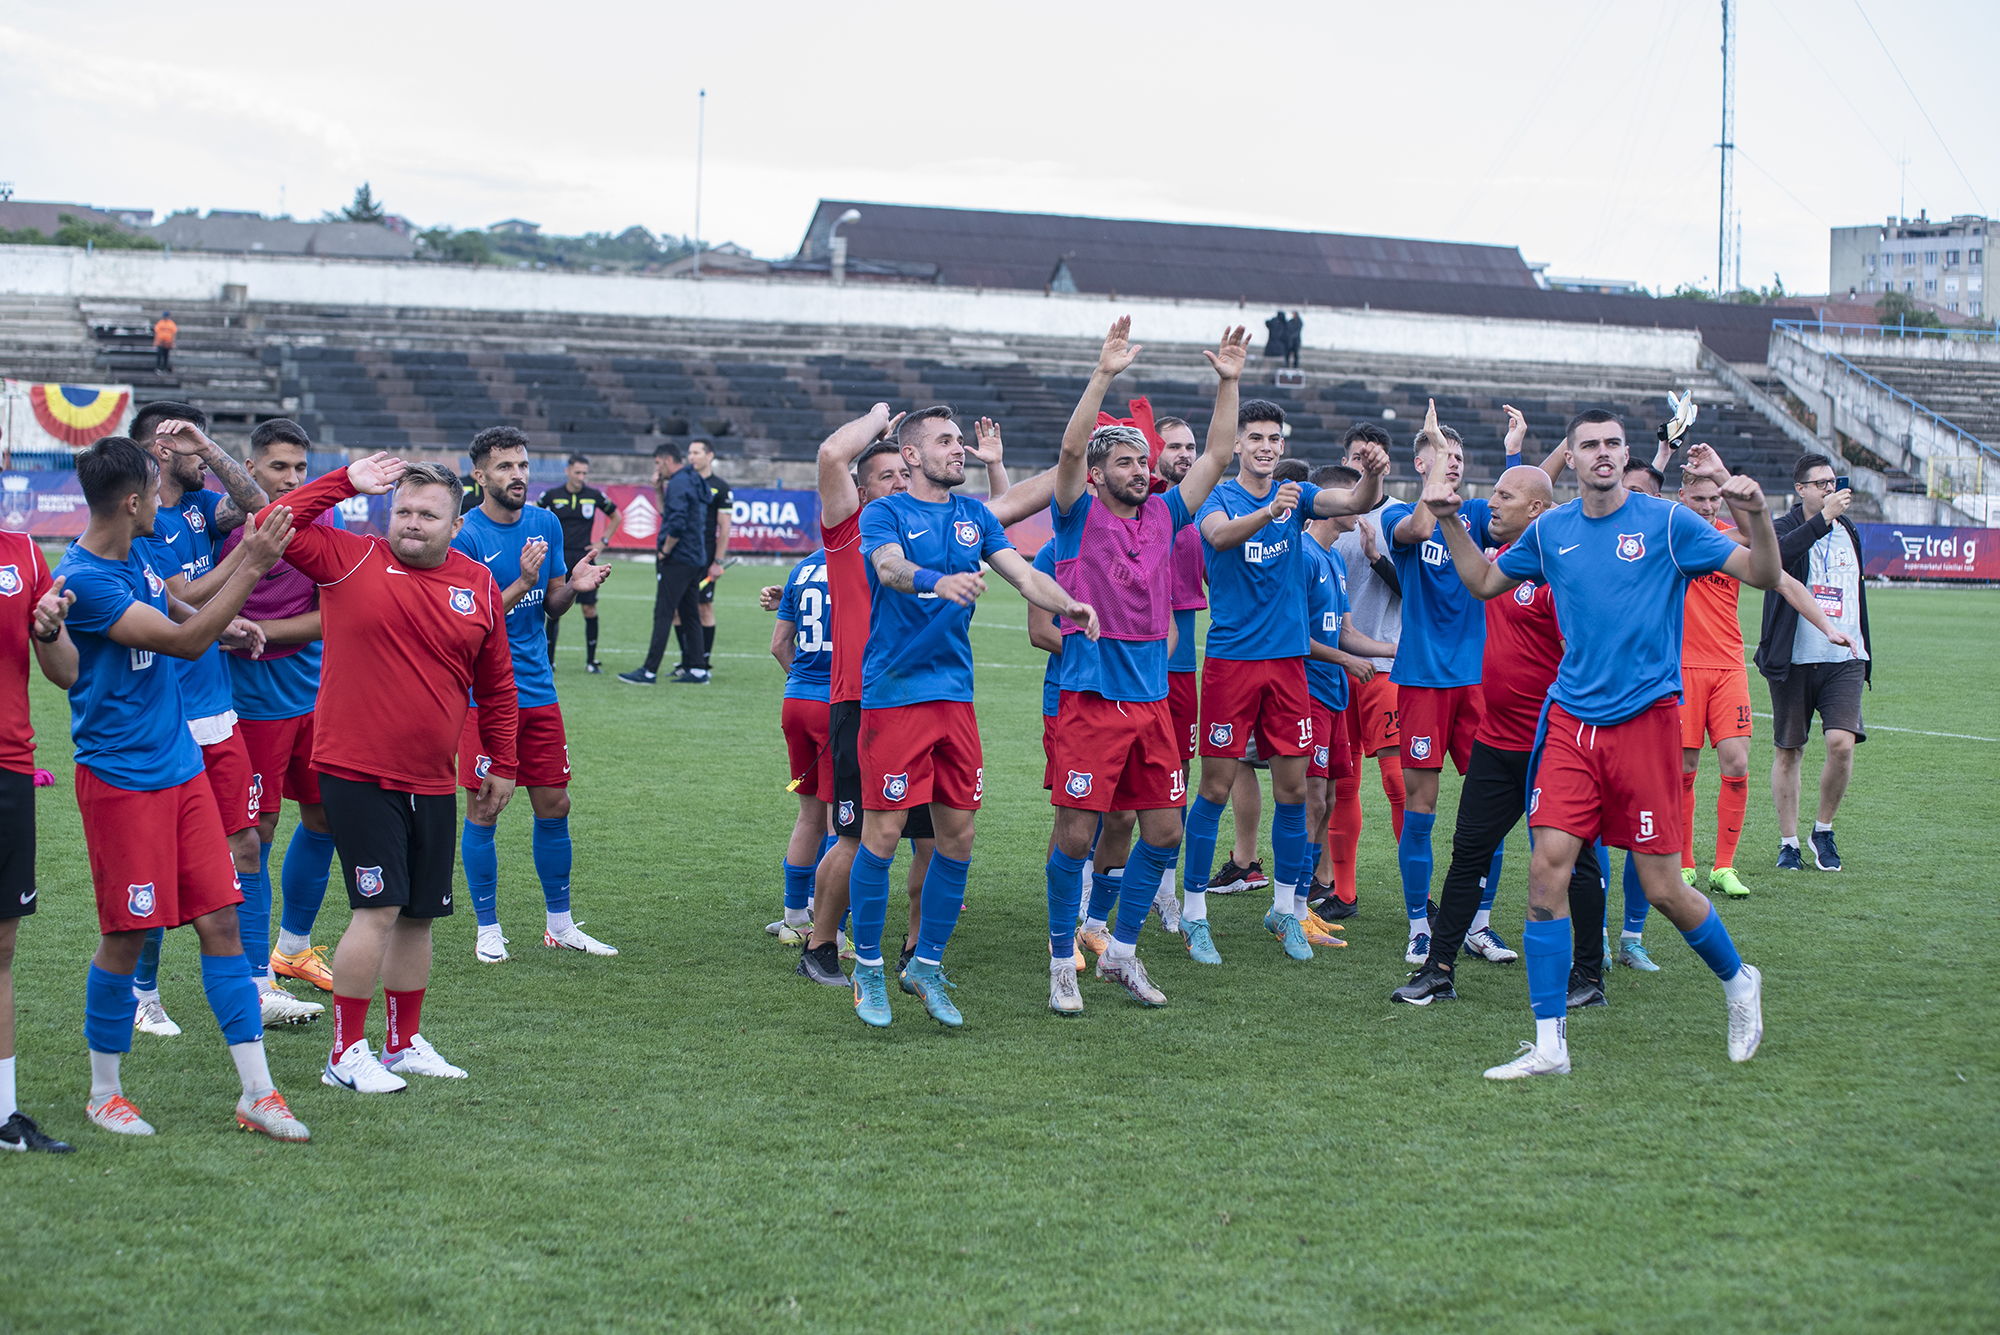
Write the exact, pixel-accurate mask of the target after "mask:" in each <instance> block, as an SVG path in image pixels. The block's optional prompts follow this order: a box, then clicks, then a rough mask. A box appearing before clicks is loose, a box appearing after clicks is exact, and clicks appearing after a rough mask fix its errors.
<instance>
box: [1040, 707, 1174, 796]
mask: <svg viewBox="0 0 2000 1335" xmlns="http://www.w3.org/2000/svg"><path fill="white" fill-rule="evenodd" d="M1056 722H1057V724H1058V726H1057V728H1056V732H1055V753H1054V755H1052V756H1051V757H1050V759H1049V769H1050V773H1051V774H1052V775H1053V776H1054V779H1055V782H1054V783H1053V784H1052V786H1051V787H1050V789H1049V792H1050V794H1051V796H1050V799H1049V800H1050V801H1052V802H1054V803H1055V805H1057V806H1059V807H1077V808H1080V809H1082V810H1084V811H1164V810H1167V809H1168V808H1170V807H1178V806H1180V805H1181V804H1182V803H1183V802H1185V801H1186V800H1187V774H1186V772H1185V771H1183V770H1182V768H1181V763H1182V758H1181V748H1180V746H1179V744H1178V742H1177V741H1176V740H1175V737H1174V723H1173V716H1172V714H1171V713H1169V711H1168V708H1167V702H1166V701H1165V700H1153V701H1150V702H1148V703H1146V704H1139V703H1137V702H1135V701H1131V700H1107V699H1105V698H1104V697H1103V696H1101V695H1099V694H1098V693H1097V692H1095V691H1064V692H1063V693H1062V712H1061V713H1059V714H1057V715H1056Z"/></svg>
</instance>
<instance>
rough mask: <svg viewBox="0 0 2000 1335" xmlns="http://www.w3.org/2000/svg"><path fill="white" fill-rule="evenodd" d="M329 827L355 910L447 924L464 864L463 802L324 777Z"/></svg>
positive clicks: (322, 793) (350, 904)
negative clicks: (456, 871)
mask: <svg viewBox="0 0 2000 1335" xmlns="http://www.w3.org/2000/svg"><path fill="white" fill-rule="evenodd" d="M319 795H320V801H321V803H322V804H323V805H324V807H325V810H326V823H327V824H328V825H330V826H332V827H333V846H334V849H335V850H336V851H337V852H339V854H340V867H341V874H342V875H343V876H344V877H345V878H346V880H347V904H348V907H349V908H356V909H382V908H399V909H401V910H402V911H403V916H404V917H405V918H449V917H450V916H451V873H452V868H453V866H454V865H455V863H456V861H457V858H458V797H457V795H456V794H454V793H399V792H396V791H394V790H393V789H388V788H382V787H379V786H377V785H376V784H372V783H356V782H355V781H354V780H352V779H343V778H340V777H338V776H337V775H333V774H322V775H320V776H319Z"/></svg>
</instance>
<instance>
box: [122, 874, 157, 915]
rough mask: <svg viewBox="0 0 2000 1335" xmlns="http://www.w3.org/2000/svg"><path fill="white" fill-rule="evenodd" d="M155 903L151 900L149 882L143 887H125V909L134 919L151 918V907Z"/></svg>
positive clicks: (151, 889) (151, 890)
mask: <svg viewBox="0 0 2000 1335" xmlns="http://www.w3.org/2000/svg"><path fill="white" fill-rule="evenodd" d="M157 902H158V901H156V900H155V899H154V898H153V883H152V882H151V881H148V882H146V883H145V884H144V885H128V886H126V887H125V907H126V908H127V909H128V910H130V912H131V914H132V916H133V917H135V918H150V917H152V916H153V906H154V904H155V903H157Z"/></svg>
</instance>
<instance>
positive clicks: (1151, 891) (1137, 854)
mask: <svg viewBox="0 0 2000 1335" xmlns="http://www.w3.org/2000/svg"><path fill="white" fill-rule="evenodd" d="M1179 856H1180V848H1179V846H1178V845H1176V846H1174V847H1171V848H1160V847H1157V846H1155V845H1153V844H1149V843H1147V842H1146V841H1145V840H1144V839H1136V840H1134V841H1133V843H1132V856H1131V857H1130V858H1129V859H1128V860H1127V861H1126V863H1125V877H1124V883H1123V884H1122V885H1121V886H1120V887H1119V891H1118V922H1117V924H1116V925H1115V926H1114V927H1113V928H1112V929H1111V934H1112V936H1114V937H1115V938H1117V939H1118V940H1119V941H1122V942H1124V943H1125V944H1126V945H1128V946H1130V945H1136V944H1137V943H1138V940H1139V929H1140V928H1141V927H1143V926H1145V925H1146V915H1147V914H1148V913H1149V912H1151V911H1152V908H1153V896H1155V895H1157V894H1158V893H1159V892H1160V878H1161V877H1163V876H1165V875H1166V874H1167V872H1168V871H1170V870H1172V868H1173V865H1174V860H1175V859H1176V858H1177V857H1179Z"/></svg>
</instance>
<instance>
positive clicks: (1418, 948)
mask: <svg viewBox="0 0 2000 1335" xmlns="http://www.w3.org/2000/svg"><path fill="white" fill-rule="evenodd" d="M1430 957H1431V934H1430V933H1429V932H1419V933H1417V934H1416V935H1415V936H1413V937H1411V938H1410V944H1409V946H1408V947H1407V948H1406V949H1405V950H1404V951H1403V962H1404V963H1406V964H1422V963H1423V962H1424V961H1425V960H1427V959H1429V958H1430Z"/></svg>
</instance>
